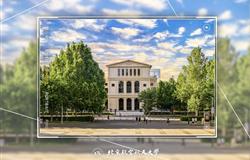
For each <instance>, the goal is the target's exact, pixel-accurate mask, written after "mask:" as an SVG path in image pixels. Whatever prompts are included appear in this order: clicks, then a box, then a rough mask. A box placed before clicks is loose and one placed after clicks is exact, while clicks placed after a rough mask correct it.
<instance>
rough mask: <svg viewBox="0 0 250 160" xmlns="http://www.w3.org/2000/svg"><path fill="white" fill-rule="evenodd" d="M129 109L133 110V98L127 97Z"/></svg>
mask: <svg viewBox="0 0 250 160" xmlns="http://www.w3.org/2000/svg"><path fill="white" fill-rule="evenodd" d="M127 110H128V111H131V110H132V100H131V98H128V99H127Z"/></svg>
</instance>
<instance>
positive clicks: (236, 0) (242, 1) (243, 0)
mask: <svg viewBox="0 0 250 160" xmlns="http://www.w3.org/2000/svg"><path fill="white" fill-rule="evenodd" d="M247 1H248V0H235V3H245V2H247Z"/></svg>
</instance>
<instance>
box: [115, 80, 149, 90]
mask: <svg viewBox="0 0 250 160" xmlns="http://www.w3.org/2000/svg"><path fill="white" fill-rule="evenodd" d="M114 86H115V84H114V83H112V87H114ZM150 86H153V83H150ZM143 87H147V84H145V83H144V84H143ZM126 90H127V93H131V92H132V83H131V82H130V81H128V82H127V83H126ZM118 92H119V93H124V82H123V81H120V82H119V87H118ZM134 92H135V93H139V92H140V82H139V81H135V82H134Z"/></svg>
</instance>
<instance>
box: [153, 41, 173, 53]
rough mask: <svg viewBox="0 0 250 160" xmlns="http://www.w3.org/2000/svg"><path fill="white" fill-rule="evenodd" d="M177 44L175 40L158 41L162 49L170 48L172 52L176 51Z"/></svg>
mask: <svg viewBox="0 0 250 160" xmlns="http://www.w3.org/2000/svg"><path fill="white" fill-rule="evenodd" d="M175 45H176V43H175V42H161V43H158V44H157V46H158V47H159V48H161V49H165V50H169V51H172V52H176V50H177V49H176V48H175V47H174V46H175Z"/></svg>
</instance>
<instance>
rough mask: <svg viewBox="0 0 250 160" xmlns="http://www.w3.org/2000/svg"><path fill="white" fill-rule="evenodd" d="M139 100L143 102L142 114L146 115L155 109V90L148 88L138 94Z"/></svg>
mask: <svg viewBox="0 0 250 160" xmlns="http://www.w3.org/2000/svg"><path fill="white" fill-rule="evenodd" d="M139 99H140V101H142V102H143V105H142V107H143V109H144V113H145V114H146V115H148V114H149V113H150V111H151V110H152V109H153V108H154V107H157V89H156V88H155V87H154V88H148V89H146V90H144V91H142V92H140V94H139Z"/></svg>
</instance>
